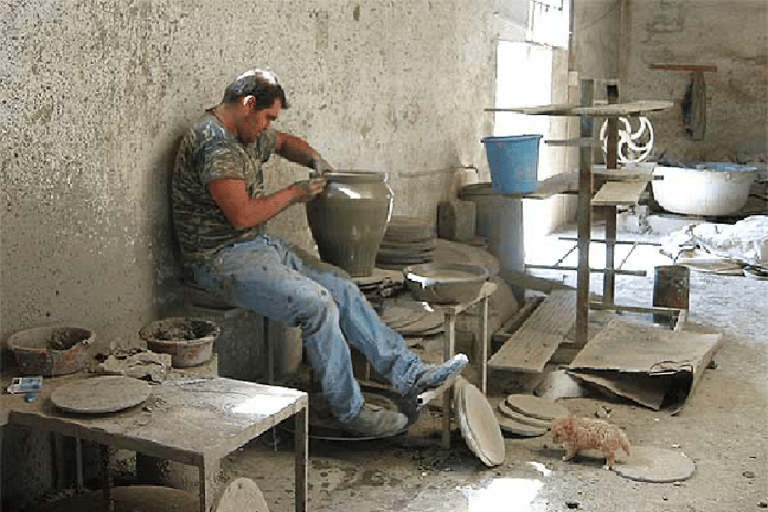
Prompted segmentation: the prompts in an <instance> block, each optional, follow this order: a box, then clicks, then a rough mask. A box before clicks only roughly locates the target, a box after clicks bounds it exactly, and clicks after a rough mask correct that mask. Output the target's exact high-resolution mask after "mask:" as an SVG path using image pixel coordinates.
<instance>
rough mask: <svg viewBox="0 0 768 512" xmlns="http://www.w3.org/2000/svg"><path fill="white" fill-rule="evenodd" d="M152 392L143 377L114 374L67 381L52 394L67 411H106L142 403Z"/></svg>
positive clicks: (56, 402) (118, 409)
mask: <svg viewBox="0 0 768 512" xmlns="http://www.w3.org/2000/svg"><path fill="white" fill-rule="evenodd" d="M149 393H150V387H149V384H147V383H146V382H145V381H143V380H139V379H133V378H130V377H121V376H114V375H112V376H106V377H94V378H89V379H83V380H79V381H76V382H71V383H69V384H64V385H63V386H61V387H60V388H58V389H56V390H55V391H54V392H53V393H52V394H51V401H52V402H53V405H55V406H56V407H59V408H60V409H63V410H64V411H67V412H74V413H83V414H104V413H108V412H116V411H121V410H123V409H127V408H128V407H133V406H134V405H139V404H140V403H142V402H144V400H146V399H147V398H148V397H149Z"/></svg>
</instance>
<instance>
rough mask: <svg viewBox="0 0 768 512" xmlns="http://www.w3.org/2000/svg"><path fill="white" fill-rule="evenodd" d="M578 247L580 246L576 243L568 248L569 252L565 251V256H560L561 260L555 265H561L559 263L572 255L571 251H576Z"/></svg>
mask: <svg viewBox="0 0 768 512" xmlns="http://www.w3.org/2000/svg"><path fill="white" fill-rule="evenodd" d="M577 247H578V245H574V246H573V247H571V248H570V249H568V252H567V253H565V256H563V257H562V258H560V259H559V260H557V263H555V266H559V265H560V264H561V263H562V262H563V261H565V258H567V257H568V256H570V255H571V253H572V252H573V251H575V250H576V248H577Z"/></svg>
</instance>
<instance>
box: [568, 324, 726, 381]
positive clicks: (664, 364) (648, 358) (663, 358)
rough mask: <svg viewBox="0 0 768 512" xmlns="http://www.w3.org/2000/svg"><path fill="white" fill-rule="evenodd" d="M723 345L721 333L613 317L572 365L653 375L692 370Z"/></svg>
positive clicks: (572, 367) (574, 366)
mask: <svg viewBox="0 0 768 512" xmlns="http://www.w3.org/2000/svg"><path fill="white" fill-rule="evenodd" d="M719 346H720V335H719V334H700V333H695V332H687V331H670V330H666V329H659V328H655V327H653V326H646V325H640V324H636V323H630V322H624V321H621V320H612V321H611V323H609V324H608V325H607V326H606V327H605V328H604V329H603V330H601V331H600V332H599V333H598V334H597V335H595V337H594V338H592V339H591V340H590V341H589V343H587V345H586V346H585V347H584V349H582V351H581V352H580V353H579V354H578V355H577V356H576V358H575V359H574V360H573V363H571V366H570V367H571V369H581V370H611V371H622V372H630V373H646V374H649V375H670V374H675V373H678V372H692V371H693V369H694V367H695V366H696V364H697V363H698V362H699V361H700V360H701V359H702V358H703V357H705V356H706V355H707V354H709V353H711V352H712V351H714V350H716V349H717V348H719Z"/></svg>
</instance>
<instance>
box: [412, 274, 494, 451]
mask: <svg viewBox="0 0 768 512" xmlns="http://www.w3.org/2000/svg"><path fill="white" fill-rule="evenodd" d="M496 288H497V286H496V283H492V282H490V281H487V282H486V283H484V284H483V287H482V288H481V289H480V292H479V293H478V295H477V297H476V298H475V299H474V300H471V301H468V302H463V303H460V304H430V307H432V308H433V309H435V310H436V311H440V312H441V313H442V314H443V330H444V334H443V359H444V360H446V361H448V360H449V359H451V358H452V357H453V356H454V353H455V347H456V317H458V316H459V313H461V312H462V311H466V310H467V309H469V308H470V307H472V306H474V305H475V304H477V303H480V306H481V308H482V312H481V315H480V338H481V339H480V342H479V343H478V344H477V345H476V346H475V354H474V357H475V358H476V359H478V360H479V361H480V389H481V391H482V392H483V393H485V390H486V385H487V381H488V343H489V342H490V336H489V334H488V297H490V295H491V294H492V293H493V292H494V291H495V290H496ZM441 392H443V390H442V388H438V389H436V390H434V392H432V391H427V392H426V393H424V394H422V395H421V396H422V398H420V400H421V401H422V402H426V401H429V400H430V399H431V398H432V396H431V395H432V394H433V393H434V394H438V393H441ZM442 394H443V428H442V445H443V447H444V448H450V444H451V401H452V397H451V394H452V393H451V387H448V388H446V389H445V390H444V393H442ZM425 395H426V396H425Z"/></svg>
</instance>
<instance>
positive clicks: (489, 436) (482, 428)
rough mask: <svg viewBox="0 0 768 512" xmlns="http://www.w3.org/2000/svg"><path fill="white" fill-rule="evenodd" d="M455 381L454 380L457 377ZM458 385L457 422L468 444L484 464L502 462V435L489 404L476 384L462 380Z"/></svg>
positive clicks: (492, 464)
mask: <svg viewBox="0 0 768 512" xmlns="http://www.w3.org/2000/svg"><path fill="white" fill-rule="evenodd" d="M457 383H458V381H457ZM456 388H457V389H458V393H459V397H458V401H457V402H458V404H459V407H458V413H459V420H460V421H459V426H460V428H461V433H462V435H463V436H464V439H465V440H466V441H467V445H468V446H469V448H470V449H471V450H472V451H473V452H474V453H475V454H476V455H477V456H478V457H479V458H480V460H482V461H483V462H484V463H485V465H486V466H498V465H499V464H501V463H502V462H504V455H505V447H504V436H503V435H502V434H501V427H500V426H499V421H498V420H497V419H496V414H495V413H494V411H493V407H491V404H489V403H488V399H487V398H486V397H485V395H484V394H483V393H482V392H481V391H480V390H479V389H477V387H476V386H474V385H472V384H470V383H469V382H467V381H465V380H462V382H461V384H460V385H458V386H456Z"/></svg>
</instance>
